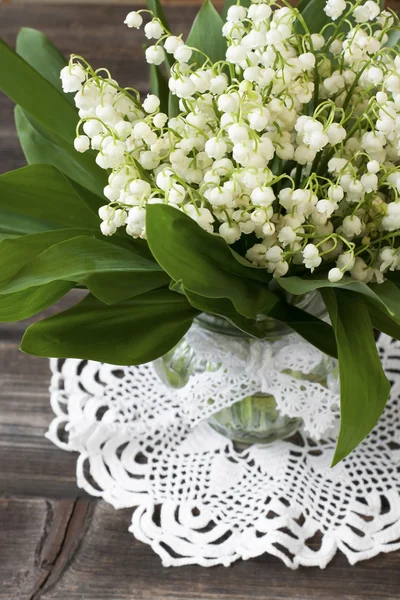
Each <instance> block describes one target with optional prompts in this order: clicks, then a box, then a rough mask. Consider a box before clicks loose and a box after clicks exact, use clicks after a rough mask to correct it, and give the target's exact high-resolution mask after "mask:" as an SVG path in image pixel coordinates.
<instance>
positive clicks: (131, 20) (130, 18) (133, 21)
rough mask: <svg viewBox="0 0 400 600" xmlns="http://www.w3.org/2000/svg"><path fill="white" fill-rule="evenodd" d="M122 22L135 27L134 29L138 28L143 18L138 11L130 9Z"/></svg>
mask: <svg viewBox="0 0 400 600" xmlns="http://www.w3.org/2000/svg"><path fill="white" fill-rule="evenodd" d="M124 23H125V25H127V26H128V27H135V29H139V27H140V26H141V24H142V23H143V19H142V17H141V15H140V14H139V13H138V12H136V11H135V10H132V11H131V12H130V13H128V14H127V15H126V19H125V21H124Z"/></svg>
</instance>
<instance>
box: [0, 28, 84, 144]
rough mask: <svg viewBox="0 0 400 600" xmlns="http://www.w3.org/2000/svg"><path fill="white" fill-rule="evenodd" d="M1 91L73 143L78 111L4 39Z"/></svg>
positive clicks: (0, 55)
mask: <svg viewBox="0 0 400 600" xmlns="http://www.w3.org/2000/svg"><path fill="white" fill-rule="evenodd" d="M0 89H2V90H3V92H4V93H5V94H6V95H7V96H9V98H11V100H13V101H14V102H15V104H19V105H20V106H21V107H22V108H23V109H24V110H25V111H26V112H28V113H29V114H30V115H32V116H33V117H34V118H35V119H37V120H38V121H39V122H40V123H41V124H42V125H44V126H45V127H47V128H48V129H49V130H50V131H52V132H54V133H56V134H57V135H58V136H59V137H61V138H62V139H63V140H65V141H67V142H72V141H73V139H74V138H75V129H76V125H77V123H78V120H79V118H78V115H77V112H76V110H75V108H74V107H73V106H72V105H71V103H70V102H69V101H68V100H67V99H66V98H65V97H64V96H63V94H61V93H60V92H59V91H58V90H56V89H55V88H54V87H53V86H52V84H51V83H49V82H48V81H47V79H45V78H44V77H42V75H40V74H39V73H38V72H37V71H35V69H33V68H32V67H31V66H30V65H29V64H28V63H27V62H26V61H25V60H24V59H23V58H21V57H20V56H18V54H17V53H16V52H14V50H12V49H11V48H10V46H8V45H7V44H6V43H5V42H4V40H1V39H0Z"/></svg>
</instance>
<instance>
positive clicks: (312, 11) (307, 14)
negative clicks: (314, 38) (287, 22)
mask: <svg viewBox="0 0 400 600" xmlns="http://www.w3.org/2000/svg"><path fill="white" fill-rule="evenodd" d="M353 3H354V2H353ZM379 5H380V7H381V8H383V7H384V5H385V0H379ZM325 6H326V0H301V1H300V2H299V4H298V5H297V9H298V10H299V12H300V13H301V15H302V17H303V19H304V21H305V22H306V25H307V27H308V29H309V31H310V33H319V32H320V31H321V29H322V28H323V27H324V26H325V25H326V24H327V23H332V24H333V25H334V26H337V25H338V23H339V22H340V19H341V18H342V17H340V19H339V20H338V21H336V22H333V21H332V19H331V18H330V17H328V15H327V14H326V12H325V11H324V8H325ZM349 8H350V6H347V7H346V12H347V11H348V10H349ZM344 14H345V13H344ZM342 16H343V15H342ZM295 29H296V31H297V32H298V33H302V34H304V33H305V31H304V27H303V26H302V25H301V24H300V22H299V20H297V21H296V23H295ZM348 30H349V26H348V24H347V23H344V24H342V26H341V27H340V31H348ZM329 32H330V33H333V28H331V29H329Z"/></svg>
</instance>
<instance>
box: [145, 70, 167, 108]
mask: <svg viewBox="0 0 400 600" xmlns="http://www.w3.org/2000/svg"><path fill="white" fill-rule="evenodd" d="M150 89H151V93H152V94H155V95H156V96H157V98H159V99H160V110H161V111H162V112H164V113H167V114H168V100H169V88H168V81H167V78H166V77H165V75H164V73H163V72H162V70H161V69H160V67H157V66H156V65H150Z"/></svg>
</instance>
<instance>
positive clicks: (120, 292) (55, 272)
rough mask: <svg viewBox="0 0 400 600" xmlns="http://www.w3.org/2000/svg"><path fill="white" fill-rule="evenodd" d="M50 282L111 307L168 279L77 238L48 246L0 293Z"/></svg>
mask: <svg viewBox="0 0 400 600" xmlns="http://www.w3.org/2000/svg"><path fill="white" fill-rule="evenodd" d="M54 281H73V282H75V283H80V284H81V285H84V286H85V287H87V288H88V289H89V290H90V291H91V292H92V294H93V295H94V296H96V297H97V298H98V299H99V300H101V301H102V302H105V303H107V304H113V303H115V302H120V301H122V300H126V299H127V298H131V297H133V296H138V295H139V294H143V293H145V292H148V291H150V290H154V289H156V288H159V287H161V286H163V285H168V283H169V281H170V278H169V277H168V275H167V274H166V273H164V271H162V269H161V268H160V267H159V266H158V265H157V263H155V262H152V261H148V260H146V259H144V258H142V257H141V256H139V255H136V254H134V253H133V252H132V251H130V250H126V249H125V248H121V247H119V246H114V245H113V244H111V243H109V242H105V241H102V240H98V239H95V238H93V237H89V236H79V237H73V238H71V239H67V240H65V241H62V242H60V243H58V244H54V245H52V246H49V247H48V248H47V249H45V250H44V251H43V252H42V253H41V254H39V255H37V256H36V257H35V258H34V260H31V261H29V262H27V263H26V264H25V266H24V267H23V268H22V269H20V270H19V271H18V272H17V273H16V274H15V275H14V276H13V277H12V278H11V279H9V280H8V281H7V283H5V284H4V285H3V287H2V288H1V292H0V293H1V294H4V293H7V294H8V293H11V292H18V291H20V290H25V289H27V288H30V287H37V286H39V285H46V284H48V283H51V282H54Z"/></svg>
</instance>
